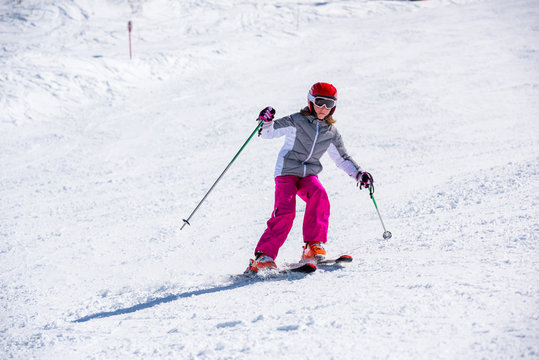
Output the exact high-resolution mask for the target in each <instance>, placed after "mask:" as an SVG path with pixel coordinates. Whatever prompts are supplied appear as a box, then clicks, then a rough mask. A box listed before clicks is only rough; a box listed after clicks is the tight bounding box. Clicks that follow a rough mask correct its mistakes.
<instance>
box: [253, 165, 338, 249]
mask: <svg viewBox="0 0 539 360" xmlns="http://www.w3.org/2000/svg"><path fill="white" fill-rule="evenodd" d="M296 195H298V196H299V197H300V198H301V199H302V200H303V201H305V203H306V204H307V206H306V208H305V215H304V218H303V241H305V242H307V241H320V242H322V243H325V242H326V241H327V234H328V223H329V199H328V195H327V193H326V190H325V189H324V187H323V186H322V184H321V183H320V181H319V180H318V177H317V176H307V177H304V178H301V177H298V176H293V175H284V176H277V177H276V178H275V206H274V209H273V213H272V215H271V218H270V219H269V220H268V222H267V225H268V226H267V228H266V230H265V231H264V234H262V237H261V238H260V240H259V241H258V245H257V246H256V249H255V253H257V252H259V251H260V252H263V253H264V254H266V255H269V256H271V257H272V258H273V259H275V258H276V257H277V254H278V253H279V248H280V247H281V246H282V245H283V244H284V242H285V240H286V237H287V236H288V233H289V232H290V229H292V224H293V222H294V217H295V216H296Z"/></svg>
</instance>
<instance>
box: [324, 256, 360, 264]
mask: <svg viewBox="0 0 539 360" xmlns="http://www.w3.org/2000/svg"><path fill="white" fill-rule="evenodd" d="M352 260H354V259H353V258H352V256H351V255H341V256H339V257H337V258H335V259H324V260H320V261H317V262H316V265H317V266H330V265H337V264H342V263H349V262H352Z"/></svg>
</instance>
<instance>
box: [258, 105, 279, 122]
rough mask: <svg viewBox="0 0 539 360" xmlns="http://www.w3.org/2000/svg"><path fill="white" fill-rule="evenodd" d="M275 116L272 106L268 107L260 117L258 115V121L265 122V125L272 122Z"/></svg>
mask: <svg viewBox="0 0 539 360" xmlns="http://www.w3.org/2000/svg"><path fill="white" fill-rule="evenodd" d="M274 116H275V109H274V108H272V107H271V106H268V107H266V108H265V109H264V110H262V111H261V112H260V115H258V121H263V122H265V123H268V122H272V121H273V117H274Z"/></svg>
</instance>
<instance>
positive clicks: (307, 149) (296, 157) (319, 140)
mask: <svg viewBox="0 0 539 360" xmlns="http://www.w3.org/2000/svg"><path fill="white" fill-rule="evenodd" d="M260 136H261V137H262V138H264V139H272V138H276V137H280V136H285V141H284V145H283V147H282V148H281V151H280V152H279V155H278V157H277V164H276V166H275V177H277V176H281V175H295V176H299V177H305V176H309V175H318V174H319V173H320V171H322V164H321V163H320V158H321V157H322V155H324V154H325V153H326V152H327V153H328V154H329V156H330V158H331V159H332V160H333V161H334V162H335V164H337V166H338V167H339V168H341V169H342V170H344V172H346V173H347V174H348V175H349V176H351V177H353V178H354V179H355V176H356V175H357V173H358V171H361V167H360V166H359V165H358V164H357V163H356V162H355V161H354V160H353V159H352V157H351V156H350V155H348V153H347V152H346V149H345V147H344V143H343V141H342V138H341V135H340V134H339V132H338V131H337V129H336V128H335V126H333V125H328V124H327V123H326V122H325V121H321V120H318V119H317V118H316V117H315V116H312V115H308V116H305V115H302V114H301V113H299V112H298V113H295V114H292V115H288V116H285V117H283V118H280V119H277V120H275V121H272V122H269V123H266V124H264V125H263V126H262V129H261V131H260Z"/></svg>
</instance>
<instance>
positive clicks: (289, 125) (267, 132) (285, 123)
mask: <svg viewBox="0 0 539 360" xmlns="http://www.w3.org/2000/svg"><path fill="white" fill-rule="evenodd" d="M295 128H296V127H295V126H294V122H293V121H292V117H291V116H285V117H283V118H280V119H277V120H274V121H271V122H269V123H264V125H262V128H261V130H260V136H261V137H262V138H263V139H273V138H276V137H280V136H284V135H286V134H288V133H289V132H290V131H291V130H292V129H294V131H295Z"/></svg>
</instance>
